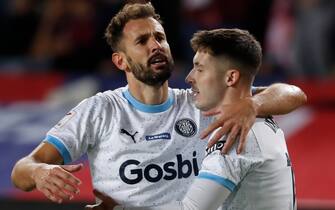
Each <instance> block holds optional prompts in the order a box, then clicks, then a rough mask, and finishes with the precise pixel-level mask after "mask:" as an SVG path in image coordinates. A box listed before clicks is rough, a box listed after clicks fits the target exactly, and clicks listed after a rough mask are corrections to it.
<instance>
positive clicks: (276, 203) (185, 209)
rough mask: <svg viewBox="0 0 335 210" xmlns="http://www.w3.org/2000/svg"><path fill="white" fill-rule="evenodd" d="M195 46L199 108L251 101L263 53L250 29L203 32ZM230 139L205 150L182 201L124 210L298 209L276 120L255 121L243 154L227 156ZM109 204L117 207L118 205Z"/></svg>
mask: <svg viewBox="0 0 335 210" xmlns="http://www.w3.org/2000/svg"><path fill="white" fill-rule="evenodd" d="M191 44H192V47H193V49H194V51H195V52H196V54H195V56H194V59H193V64H194V65H193V69H192V70H191V72H190V73H189V75H188V76H187V78H186V80H187V82H189V83H190V84H191V86H192V90H193V91H194V92H195V94H194V103H195V106H196V107H197V108H198V109H200V110H202V111H207V110H209V109H212V108H213V107H216V106H218V105H219V104H235V103H238V102H239V100H240V99H241V98H245V97H251V85H252V83H253V81H254V78H255V75H256V74H257V71H258V69H259V67H260V64H261V59H262V49H261V46H260V44H259V43H258V42H257V41H256V39H255V38H254V37H253V36H252V35H251V34H250V33H249V32H248V31H244V30H239V29H215V30H211V31H200V32H197V33H196V34H195V35H194V36H193V38H192V40H191ZM225 141H226V136H224V137H223V138H222V139H221V140H220V141H219V142H217V143H216V144H214V145H213V146H212V147H208V148H207V149H206V157H205V159H204V161H203V162H202V165H201V170H200V172H199V176H198V177H197V178H195V179H194V182H193V183H192V185H191V186H190V188H189V190H188V192H187V193H186V195H185V197H184V199H183V200H182V201H180V202H178V201H176V202H171V203H169V204H165V205H160V206H151V207H129V208H128V207H127V208H123V209H124V210H170V209H174V210H179V209H180V210H205V209H206V210H215V209H218V208H219V207H220V206H221V208H219V209H227V210H228V209H234V210H268V209H271V210H283V209H285V210H294V209H296V199H295V186H294V175H293V171H292V166H291V161H290V159H289V155H288V151H287V147H286V142H285V138H284V134H283V131H282V130H281V129H280V128H279V127H278V126H277V124H276V123H275V122H274V121H273V120H272V118H269V117H267V118H257V119H256V122H255V123H254V124H253V126H252V128H251V130H250V131H249V133H248V136H247V142H246V148H245V150H244V151H243V152H242V153H241V154H237V153H236V149H237V144H236V143H235V144H234V146H233V148H234V149H232V150H230V151H229V152H228V154H226V155H223V154H222V153H221V149H222V147H223V145H224V144H225ZM107 201H108V198H107ZM107 201H105V203H107ZM109 202H110V205H109V206H110V207H113V206H112V203H113V201H112V200H111V199H109ZM114 204H115V205H116V203H115V202H114ZM120 207H121V206H114V207H113V209H114V210H116V209H120ZM93 209H94V208H93ZM95 209H98V208H95ZM110 209H111V208H110Z"/></svg>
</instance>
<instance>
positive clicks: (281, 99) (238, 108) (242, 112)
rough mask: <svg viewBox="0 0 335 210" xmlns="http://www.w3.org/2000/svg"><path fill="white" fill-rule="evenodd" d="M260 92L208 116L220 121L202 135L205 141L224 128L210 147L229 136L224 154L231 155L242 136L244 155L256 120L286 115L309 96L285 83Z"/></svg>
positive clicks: (259, 90)
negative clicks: (230, 150)
mask: <svg viewBox="0 0 335 210" xmlns="http://www.w3.org/2000/svg"><path fill="white" fill-rule="evenodd" d="M256 92H258V93H257V94H256V95H254V96H252V97H247V98H244V99H241V100H240V102H239V103H234V104H231V105H221V106H218V107H216V108H215V109H212V110H209V111H208V112H205V113H204V114H205V115H207V116H212V115H217V120H216V121H215V122H213V123H212V124H210V125H209V126H208V127H207V128H206V129H205V130H204V131H203V132H202V134H201V138H206V137H207V136H208V135H209V134H210V133H212V132H213V131H214V130H216V129H217V128H220V129H219V130H218V131H217V132H216V134H215V136H213V137H212V138H211V140H210V142H209V144H208V146H209V147H210V146H212V145H214V144H215V143H216V142H217V141H218V140H219V139H220V138H222V136H223V135H225V134H228V137H227V141H226V143H225V146H224V148H223V153H227V152H228V151H229V149H230V148H231V147H232V145H233V144H234V142H235V140H236V139H237V137H238V136H239V146H238V149H237V152H238V153H241V151H242V150H243V148H244V146H245V143H246V136H247V134H248V132H249V130H250V128H251V126H252V125H253V123H254V122H255V119H256V116H269V115H278V114H286V113H289V112H291V111H293V110H295V109H296V108H298V107H300V106H302V105H303V104H304V103H306V101H307V97H306V95H305V93H304V92H303V91H302V90H301V89H300V88H298V87H296V86H294V85H288V84H283V83H276V84H272V85H270V86H269V87H267V88H258V89H257V90H256Z"/></svg>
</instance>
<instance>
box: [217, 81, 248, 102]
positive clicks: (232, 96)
mask: <svg viewBox="0 0 335 210" xmlns="http://www.w3.org/2000/svg"><path fill="white" fill-rule="evenodd" d="M251 96H252V95H251V87H250V86H237V87H234V86H232V87H229V88H228V89H227V90H226V93H225V94H224V97H223V99H222V100H221V101H220V103H219V104H218V106H222V105H232V104H236V103H239V101H240V100H241V99H243V98H247V97H251Z"/></svg>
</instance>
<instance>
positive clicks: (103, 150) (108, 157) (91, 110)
mask: <svg viewBox="0 0 335 210" xmlns="http://www.w3.org/2000/svg"><path fill="white" fill-rule="evenodd" d="M190 93H191V91H190V90H179V89H169V97H168V100H167V101H166V102H165V103H163V104H161V105H146V104H143V103H141V102H139V101H137V100H136V99H135V98H134V97H133V96H132V95H131V94H130V92H129V90H128V87H123V88H119V89H116V90H114V91H106V92H103V93H99V94H97V95H95V96H93V97H90V98H88V99H85V100H84V101H82V102H81V103H80V104H79V105H78V106H77V107H75V108H74V109H73V110H71V111H70V112H69V113H68V114H67V115H66V116H65V117H64V118H63V119H62V120H61V121H60V122H59V123H58V124H57V125H56V126H54V127H53V128H52V129H51V130H50V131H49V132H48V133H47V137H46V139H45V141H46V142H48V143H50V144H52V145H54V146H55V147H56V148H57V150H58V151H59V152H60V153H61V155H62V157H63V159H64V162H65V163H70V162H72V161H75V160H77V159H78V158H80V157H81V156H82V155H83V154H85V153H87V154H88V159H89V163H90V169H91V175H92V179H93V180H92V183H93V187H94V188H95V189H97V190H99V191H102V192H104V193H106V194H108V195H109V196H111V197H112V198H114V199H115V200H116V201H117V202H118V203H120V204H122V205H124V206H148V205H157V204H163V203H167V202H169V201H172V200H181V199H182V198H183V197H184V194H185V193H186V191H187V188H188V187H189V185H190V184H191V183H192V180H193V178H194V177H195V176H197V175H198V173H199V167H200V164H201V162H202V160H203V158H204V156H205V153H204V151H205V148H206V145H207V141H206V140H203V141H201V140H199V139H200V138H199V133H200V131H202V130H203V129H204V128H206V127H207V126H208V124H209V123H210V122H211V120H212V118H207V117H203V116H202V115H201V113H200V111H199V110H198V109H196V107H195V106H194V104H193V101H192V96H191V94H190Z"/></svg>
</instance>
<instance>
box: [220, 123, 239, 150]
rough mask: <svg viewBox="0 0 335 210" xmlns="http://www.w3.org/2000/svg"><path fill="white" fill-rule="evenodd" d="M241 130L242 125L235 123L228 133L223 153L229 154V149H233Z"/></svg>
mask: <svg viewBox="0 0 335 210" xmlns="http://www.w3.org/2000/svg"><path fill="white" fill-rule="evenodd" d="M239 132H240V127H239V126H237V125H235V126H234V127H233V128H232V129H231V130H230V132H229V133H228V134H227V135H228V137H227V140H226V143H225V144H224V146H223V148H222V150H221V152H222V153H223V154H227V153H228V151H229V150H230V149H231V147H232V146H233V145H234V143H235V141H236V139H237V136H238V134H239Z"/></svg>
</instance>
